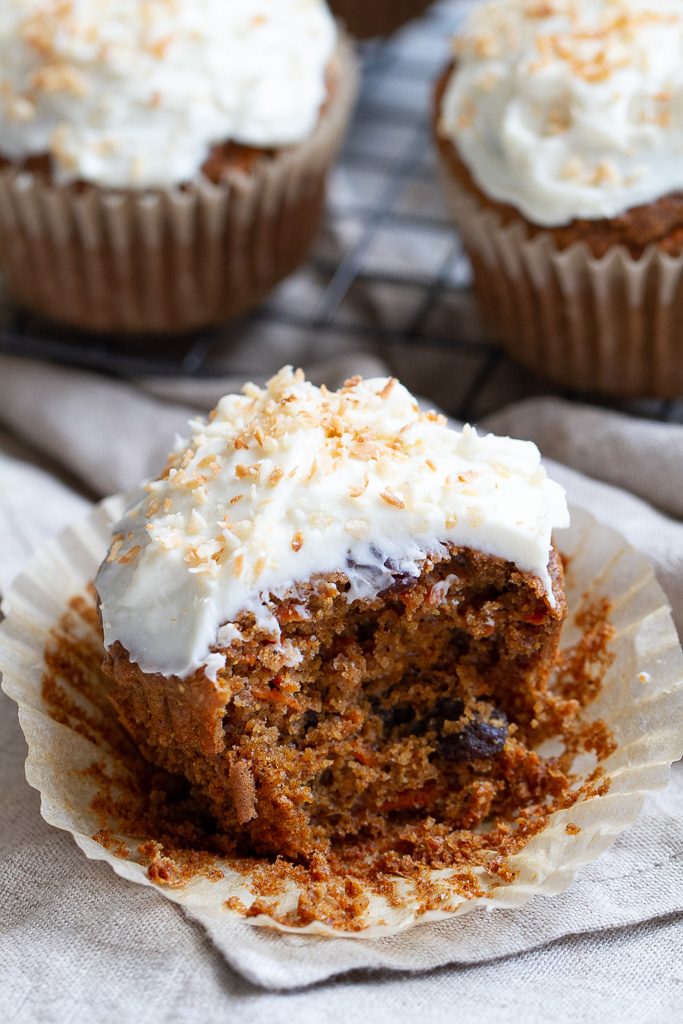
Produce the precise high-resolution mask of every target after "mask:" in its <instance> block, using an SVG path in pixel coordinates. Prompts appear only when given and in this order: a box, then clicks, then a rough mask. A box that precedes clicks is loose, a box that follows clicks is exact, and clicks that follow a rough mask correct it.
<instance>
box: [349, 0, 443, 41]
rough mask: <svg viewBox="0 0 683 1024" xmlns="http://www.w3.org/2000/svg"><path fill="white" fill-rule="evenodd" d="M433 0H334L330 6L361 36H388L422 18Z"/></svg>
mask: <svg viewBox="0 0 683 1024" xmlns="http://www.w3.org/2000/svg"><path fill="white" fill-rule="evenodd" d="M431 3H432V0H331V3H330V7H331V8H332V10H333V12H334V14H335V15H336V16H337V17H338V18H341V20H342V21H343V22H344V24H345V25H346V27H347V29H348V30H349V32H350V33H351V35H354V36H356V38H357V39H371V38H372V37H373V36H385V35H388V34H389V33H390V32H394V31H395V30H396V29H397V28H400V27H401V25H405V24H406V22H408V21H411V20H412V19H413V18H419V16H420V15H421V14H424V12H425V11H426V10H427V8H428V7H429V5H430V4H431Z"/></svg>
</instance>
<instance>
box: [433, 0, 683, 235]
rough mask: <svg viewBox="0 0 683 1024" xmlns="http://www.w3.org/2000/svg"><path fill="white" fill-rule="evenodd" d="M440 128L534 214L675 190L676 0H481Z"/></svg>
mask: <svg viewBox="0 0 683 1024" xmlns="http://www.w3.org/2000/svg"><path fill="white" fill-rule="evenodd" d="M455 48H456V67H455V70H454V72H453V74H452V75H451V78H450V81H449V83H448V86H447V89H446V92H445V94H444V98H443V102H442V107H441V111H440V123H439V130H440V132H441V134H442V135H443V136H444V137H445V138H447V139H450V140H451V141H452V142H453V143H454V144H455V145H456V147H457V150H458V153H459V155H460V157H461V159H462V160H463V162H464V163H465V165H466V166H467V168H468V169H469V171H470V172H471V174H472V176H473V178H474V180H475V181H476V183H477V184H478V185H479V186H480V187H481V189H482V190H483V191H484V192H485V193H486V194H487V195H489V196H490V197H491V198H493V199H496V200H498V201H500V202H505V203H509V204H511V205H512V206H514V207H516V208H517V209H518V210H519V211H521V213H523V214H524V216H525V217H526V218H527V219H528V220H530V221H532V222H533V223H536V224H539V225H543V226H559V225H562V224H566V223H568V222H570V221H572V220H575V219H577V218H586V219H592V220H594V219H600V218H611V217H616V216H619V215H620V214H622V213H624V212H625V211H627V210H630V209H632V208H634V207H636V206H640V205H644V204H646V203H650V202H652V201H654V200H657V199H659V198H661V197H663V196H666V195H669V194H671V193H673V192H676V191H678V190H680V189H682V188H683V2H682V0H656V2H654V0H488V2H487V3H484V4H482V5H480V6H478V7H477V8H476V9H475V10H474V11H473V13H472V14H471V15H470V17H469V19H468V21H467V23H466V25H465V28H464V31H463V32H462V34H461V36H460V37H459V39H458V40H457V41H456V47H455Z"/></svg>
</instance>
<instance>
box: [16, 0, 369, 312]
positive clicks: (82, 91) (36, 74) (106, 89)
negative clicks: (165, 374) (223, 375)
mask: <svg viewBox="0 0 683 1024" xmlns="http://www.w3.org/2000/svg"><path fill="white" fill-rule="evenodd" d="M356 78H357V75H356V65H355V60H354V57H353V54H352V51H351V49H350V46H349V44H348V43H347V42H346V41H345V39H344V38H340V37H339V36H338V34H337V31H336V28H335V23H334V21H333V19H332V16H331V15H330V13H329V10H328V9H327V6H326V4H325V3H323V2H322V0H173V2H172V3H166V2H161V0H125V2H123V3H122V2H115V0H83V2H80V3H78V4H74V3H63V2H57V0H14V2H13V3H11V4H4V5H3V6H2V10H0V269H2V270H3V271H4V273H5V274H6V277H7V281H8V285H9V289H10V292H11V294H12V295H13V296H14V298H15V299H16V300H17V301H18V302H19V303H20V304H22V305H24V306H26V307H28V308H30V309H32V310H34V311H36V312H38V313H40V314H43V315H45V316H48V317H50V318H53V319H55V320H59V321H62V322H64V323H67V324H71V325H73V326H77V327H80V328H84V329H89V330H98V331H117V332H180V331H186V330H190V329H193V328H197V327H200V326H204V325H208V324H211V323H216V322H219V321H221V320H224V319H226V318H228V317H230V316H233V315H235V314H237V313H240V312H241V311H243V310H244V309H246V308H248V307H249V306H251V305H253V304H254V303H255V302H257V301H258V300H259V299H260V298H261V297H262V296H263V295H264V294H265V293H266V292H267V291H268V290H269V289H270V288H272V286H273V285H274V284H275V283H276V282H277V281H278V280H280V279H281V278H282V277H284V276H285V275H286V274H288V273H289V272H291V271H292V270H293V269H294V268H295V267H296V266H297V265H298V264H299V263H300V262H301V261H302V259H303V258H304V257H305V255H306V253H307V251H308V248H309V246H310V244H311V241H312V239H313V237H314V234H315V231H316V228H317V225H318V222H319V217H320V213H321V209H322V204H323V199H324V191H325V178H326V173H327V170H328V168H329V166H330V164H331V163H332V161H333V160H334V158H335V155H336V152H337V150H338V148H339V146H340V144H341V141H342V138H343V134H344V131H345V128H346V125H347V122H348V119H349V116H350V112H351V108H352V105H353V99H354V95H355V88H356Z"/></svg>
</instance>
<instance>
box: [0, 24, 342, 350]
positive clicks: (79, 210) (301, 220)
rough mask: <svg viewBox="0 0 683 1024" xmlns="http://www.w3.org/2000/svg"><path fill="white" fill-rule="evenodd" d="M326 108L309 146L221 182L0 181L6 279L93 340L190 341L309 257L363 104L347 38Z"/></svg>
mask: <svg viewBox="0 0 683 1024" xmlns="http://www.w3.org/2000/svg"><path fill="white" fill-rule="evenodd" d="M329 81H330V90H329V100H328V103H327V105H326V108H325V110H324V112H323V113H322V115H321V117H320V120H319V123H318V125H317V128H316V130H315V131H314V133H313V134H312V135H311V137H310V138H309V139H307V140H306V141H304V142H302V143H300V144H298V145H296V146H293V147H291V148H287V149H282V150H280V151H278V152H277V153H276V155H275V156H274V157H269V156H263V157H261V158H259V159H258V160H257V161H256V163H255V164H254V166H253V168H252V169H251V170H250V171H248V172H245V171H242V170H236V169H230V170H228V171H227V172H226V174H225V175H224V177H223V178H222V179H221V181H220V182H219V183H218V184H215V183H213V182H211V181H209V180H208V179H207V178H206V177H204V176H203V175H200V176H198V177H197V179H195V180H194V181H192V182H190V183H188V184H187V185H183V186H182V187H175V188H170V189H164V190H162V189H158V190H147V191H140V192H135V191H132V190H131V191H121V190H113V189H103V188H98V187H96V186H92V185H82V184H80V185H78V184H70V185H66V186H59V185H56V184H53V183H51V182H47V181H46V180H45V179H44V177H41V176H40V175H39V174H34V173H31V172H28V171H24V170H17V169H16V168H11V167H9V168H7V167H6V168H3V169H1V170H0V268H1V269H2V270H3V271H4V272H5V274H6V276H7V282H8V290H9V292H10V294H11V295H12V296H13V297H14V299H16V301H18V302H19V304H21V305H23V306H25V307H26V308H28V309H31V310H33V311H34V312H36V313H39V314H41V315H43V316H46V317H48V318H50V319H53V320H56V321H59V322H61V323H65V324H68V325H71V326H73V327H77V328H81V329H84V330H89V331H101V332H104V331H111V332H119V333H130V334H138V333H150V334H155V333H181V332H184V331H189V330H193V329H195V328H199V327H204V326H208V325H210V324H216V323H220V322H222V321H224V320H227V319H229V318H230V317H234V316H236V315H238V314H239V313H242V312H244V311H245V310H246V309H248V308H249V307H250V306H253V305H254V304H255V303H257V302H258V301H259V300H260V299H261V298H262V297H263V296H264V295H266V294H267V292H268V291H270V289H271V288H272V287H273V286H274V285H275V284H276V283H277V282H278V281H279V280H281V279H282V278H283V277H285V276H286V275H287V274H289V273H291V272H292V271H293V270H294V269H296V267H297V266H299V265H300V264H301V262H302V261H303V260H304V259H305V257H306V255H307V253H308V251H309V249H310V246H311V244H312V241H313V239H314V237H315V234H316V231H317V229H318V226H319V222H320V217H321V214H322V209H323V204H324V199H325V182H326V176H327V172H328V170H329V168H330V166H331V165H332V163H333V162H334V160H335V158H336V156H337V153H338V150H339V149H340V147H341V145H342V142H343V138H344V134H345V131H346V127H347V125H348V122H349V119H350V116H351V112H352V109H353V104H354V101H355V97H356V91H357V82H358V68H357V62H356V58H355V55H354V52H353V47H352V44H351V43H350V41H349V40H348V39H347V38H346V37H342V38H341V39H340V42H339V45H338V47H337V51H336V53H335V55H334V57H333V59H332V62H331V66H330V73H329Z"/></svg>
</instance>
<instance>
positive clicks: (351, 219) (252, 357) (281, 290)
mask: <svg viewBox="0 0 683 1024" xmlns="http://www.w3.org/2000/svg"><path fill="white" fill-rule="evenodd" d="M461 11H462V4H461V3H458V0H442V2H440V3H437V4H435V5H434V6H433V7H432V8H430V10H429V13H428V14H427V15H426V16H425V17H424V18H422V19H420V20H419V21H416V22H414V23H413V24H411V25H409V26H407V28H406V29H404V30H403V31H402V32H400V33H398V34H397V35H396V36H395V37H394V38H393V39H391V40H389V41H388V42H385V43H371V44H366V45H365V46H364V48H363V50H362V60H363V83H362V90H361V96H360V102H359V105H358V108H357V111H356V115H355V118H354V123H353V126H352V129H351V132H350V134H349V137H348V140H347V143H346V146H345V149H344V152H343V154H342V158H341V161H340V163H339V165H338V167H337V168H336V170H335V171H334V173H333V175H332V180H331V182H330V193H329V201H328V208H327V216H326V219H325V224H324V226H323V229H322V231H321V234H320V236H319V239H318V242H317V245H316V247H315V249H314V252H313V254H312V256H311V258H310V260H309V262H308V263H307V264H306V265H305V266H304V267H302V268H301V270H300V271H298V272H297V273H295V274H293V275H292V276H291V277H289V278H288V279H287V280H286V281H285V282H284V283H283V284H281V285H280V286H279V287H278V288H277V289H276V290H275V291H274V292H273V293H272V294H271V296H270V297H269V299H268V301H267V302H266V303H264V304H263V305H262V306H260V307H259V308H258V309H256V310H255V311H254V312H253V313H251V314H250V315H249V316H248V317H245V318H242V319H240V320H239V321H235V322H234V323H232V324H231V325H229V326H228V327H224V328H221V329H218V330H212V331H204V332H201V333H198V334H195V335H193V336H191V337H186V338H182V339H177V340H170V341H169V340H163V341H159V340H158V339H156V340H151V341H145V340H144V339H136V340H135V341H134V342H132V341H122V339H120V338H118V339H117V338H93V337H87V338H85V337H80V338H79V337H78V336H74V334H73V333H72V332H71V333H67V332H65V331H63V330H58V329H56V328H54V327H48V326H46V325H45V324H41V323H39V322H37V321H36V320H34V319H33V318H32V317H30V316H29V315H28V314H26V313H23V312H20V311H16V310H12V309H10V308H9V307H8V308H7V309H6V316H5V322H4V324H3V325H2V326H1V327H0V351H5V352H12V353H14V354H23V355H26V356H32V357H40V358H43V359H50V360H54V361H57V362H62V363H70V364H74V365H78V366H81V367H85V368H89V369H96V370H98V371H101V372H106V373H110V374H117V375H122V376H130V375H133V376H140V375H145V374H153V375H155V376H161V375H186V376H195V377H207V376H214V375H216V374H225V373H230V374H234V375H239V376H243V377H245V378H247V377H258V376H261V375H262V374H263V373H264V372H269V371H270V370H271V369H273V368H274V367H273V356H274V353H275V354H276V356H277V363H284V362H291V363H295V364H301V365H311V364H312V363H315V362H317V361H319V360H322V359H324V358H326V357H329V356H333V355H336V354H338V353H339V352H342V351H343V352H347V353H356V352H357V353H363V354H364V355H365V356H367V355H375V356H376V357H377V358H378V359H381V360H382V361H383V362H384V363H385V364H387V365H388V366H389V368H390V370H391V372H392V373H394V374H395V375H396V376H399V377H400V378H401V379H402V380H403V381H404V382H405V383H406V384H407V385H408V387H410V388H411V390H414V391H416V392H418V393H420V394H423V395H425V396H426V397H428V398H429V399H430V400H431V401H433V402H435V403H437V404H438V405H440V406H441V408H442V409H444V410H445V411H447V412H449V413H450V414H452V415H453V416H456V417H458V418H459V419H467V420H471V421H476V420H477V419H479V418H481V417H482V416H484V415H486V414H487V413H489V412H492V411H494V410H495V409H497V408H500V407H502V406H503V405H505V404H507V403H509V402H512V401H516V400H519V399H521V398H525V397H530V396H533V395H538V394H542V393H544V392H547V390H548V386H547V385H545V384H543V383H542V382H541V381H540V380H538V379H536V378H535V377H533V376H532V375H531V374H529V373H528V372H527V371H525V370H523V369H522V368H521V367H519V366H518V365H516V364H515V363H513V362H512V361H511V360H509V359H508V358H507V357H506V356H504V355H503V354H502V353H501V352H500V351H499V350H498V349H497V348H496V346H495V345H494V344H492V342H491V341H490V339H488V338H487V337H486V334H485V332H484V331H483V328H482V326H481V323H480V321H479V319H478V316H477V312H476V309H475V306H474V302H473V298H472V295H471V292H470V287H469V285H470V271H469V266H468V263H467V259H466V257H465V255H464V253H463V250H462V246H461V244H460V241H459V239H458V237H457V235H456V233H455V231H454V229H453V227H452V224H451V223H450V221H449V218H448V216H447V214H446V211H445V209H444V206H443V204H442V200H441V194H440V189H439V185H438V182H437V180H436V167H435V154H434V150H433V147H432V143H431V128H430V104H431V93H432V88H433V83H434V80H435V79H436V77H437V75H438V74H439V72H440V71H441V69H442V68H443V67H444V65H445V63H446V61H447V60H448V53H449V38H450V36H451V35H452V32H453V30H454V28H455V27H456V25H457V21H458V19H459V17H460V13H461ZM435 382H436V383H435ZM565 397H567V398H570V399H586V398H589V397H591V396H586V395H577V394H575V393H574V394H566V395H565ZM592 400H593V401H596V399H595V398H594V397H593V398H592ZM597 401H599V402H600V401H601V402H602V404H606V403H605V400H604V399H603V400H600V399H599V398H598V399H597ZM609 404H610V405H611V406H613V407H617V408H621V409H623V410H624V411H628V412H632V413H635V414H637V415H642V416H648V417H651V418H656V419H667V420H677V421H681V422H683V399H681V400H680V401H678V400H677V401H666V402H663V401H629V402H627V403H625V402H621V403H618V402H610V403H609Z"/></svg>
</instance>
